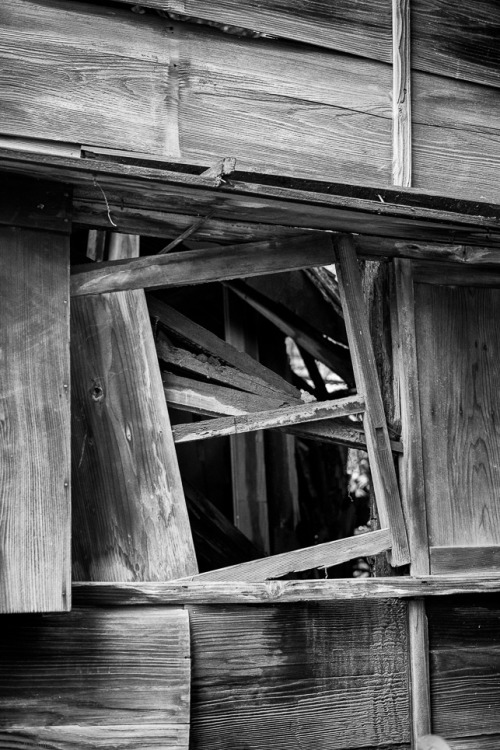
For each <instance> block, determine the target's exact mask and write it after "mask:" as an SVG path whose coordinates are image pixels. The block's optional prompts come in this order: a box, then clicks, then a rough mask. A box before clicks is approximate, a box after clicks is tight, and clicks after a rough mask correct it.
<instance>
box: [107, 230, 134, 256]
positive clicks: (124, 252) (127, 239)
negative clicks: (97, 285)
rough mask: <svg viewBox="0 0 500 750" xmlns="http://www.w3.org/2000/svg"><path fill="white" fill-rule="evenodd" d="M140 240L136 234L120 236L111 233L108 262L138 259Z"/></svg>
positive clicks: (117, 233) (116, 233)
mask: <svg viewBox="0 0 500 750" xmlns="http://www.w3.org/2000/svg"><path fill="white" fill-rule="evenodd" d="M140 242H141V238H140V237H139V236H138V235H137V234H120V233H119V232H111V236H110V240H109V253H108V260H124V259H125V258H138V257H139V252H140Z"/></svg>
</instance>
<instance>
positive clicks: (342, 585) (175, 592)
mask: <svg viewBox="0 0 500 750" xmlns="http://www.w3.org/2000/svg"><path fill="white" fill-rule="evenodd" d="M491 592H493V593H495V594H497V593H498V592H500V576H499V575H481V576H475V577H474V578H471V576H469V575H452V576H426V577H421V578H413V577H410V576H400V577H397V576H394V577H390V578H357V579H352V578H349V579H345V580H341V579H337V580H329V581H267V582H264V583H230V582H209V581H205V582H203V581H182V582H172V583H170V582H168V583H161V584H160V583H143V584H131V583H127V584H125V583H122V584H108V583H75V584H73V596H74V598H75V603H78V604H86V605H102V604H113V605H120V606H122V605H139V604H142V605H144V604H165V605H166V604H189V603H199V604H203V603H205V604H231V603H234V604H238V603H239V604H245V603H247V604H257V603H259V602H260V603H268V604H274V603H283V604H287V603H290V602H300V601H304V602H306V601H307V602H318V601H331V600H334V599H391V598H395V599H400V598H402V599H408V598H412V597H422V596H446V595H452V594H468V593H473V594H487V593H491Z"/></svg>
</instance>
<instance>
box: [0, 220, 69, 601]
mask: <svg viewBox="0 0 500 750" xmlns="http://www.w3.org/2000/svg"><path fill="white" fill-rule="evenodd" d="M66 227H67V225H66V226H65V228H66ZM59 229H60V230H61V229H62V226H61V219H59ZM69 256H70V249H69V238H68V237H67V236H65V235H64V234H62V233H55V232H52V231H50V232H49V231H47V232H43V231H38V230H30V229H18V228H16V227H0V318H1V321H2V325H1V329H0V351H1V353H2V354H1V357H0V381H1V383H2V407H1V424H2V440H1V444H0V487H1V492H0V517H1V519H2V524H1V526H2V528H1V535H0V550H1V559H2V564H1V565H0V612H3V613H5V612H51V611H66V610H69V609H70V608H71V590H70V586H71V558H70V543H71V495H70V483H71V459H70V403H69V396H70V373H69V367H70V362H69V304H68V303H69Z"/></svg>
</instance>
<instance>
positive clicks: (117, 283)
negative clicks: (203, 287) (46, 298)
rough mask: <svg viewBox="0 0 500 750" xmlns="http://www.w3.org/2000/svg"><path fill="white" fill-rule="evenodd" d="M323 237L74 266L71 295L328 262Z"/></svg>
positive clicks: (328, 248)
mask: <svg viewBox="0 0 500 750" xmlns="http://www.w3.org/2000/svg"><path fill="white" fill-rule="evenodd" d="M332 260H333V252H332V247H331V242H330V240H329V239H328V238H327V237H324V238H322V239H321V240H318V239H315V240H314V241H313V242H312V241H311V239H310V237H309V236H308V235H305V236H303V237H297V238H295V239H290V240H286V241H283V240H276V241H268V242H249V243H247V244H244V245H232V246H229V247H215V248H209V249H207V250H190V251H189V252H181V253H172V254H170V255H160V256H158V255H155V256H148V257H143V258H134V259H132V260H124V261H111V262H108V263H100V264H99V267H98V268H94V267H93V266H91V267H90V268H89V266H90V265H91V264H86V265H84V266H74V267H73V269H72V277H71V294H72V296H74V297H81V296H86V295H90V294H102V293H103V292H118V291H123V290H127V289H143V288H148V289H162V288H168V287H175V286H185V285H191V284H204V283H208V282H210V281H224V280H226V279H235V278H237V277H239V276H259V275H261V274H267V273H273V272H277V271H290V270H292V269H295V268H306V267H307V266H321V265H327V264H328V263H331V262H332Z"/></svg>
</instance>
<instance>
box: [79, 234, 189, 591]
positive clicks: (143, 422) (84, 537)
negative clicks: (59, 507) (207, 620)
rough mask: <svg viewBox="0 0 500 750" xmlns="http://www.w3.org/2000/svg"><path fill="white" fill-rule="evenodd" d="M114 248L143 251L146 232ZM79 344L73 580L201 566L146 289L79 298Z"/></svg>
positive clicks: (153, 575) (163, 576)
mask: <svg viewBox="0 0 500 750" xmlns="http://www.w3.org/2000/svg"><path fill="white" fill-rule="evenodd" d="M112 251H113V254H115V255H120V254H121V253H122V252H123V254H125V255H127V256H130V255H137V253H138V252H139V238H138V237H137V238H135V237H124V238H123V239H122V238H121V237H120V236H119V235H115V236H114V238H113V243H112ZM71 343H72V368H73V381H72V382H73V384H74V386H73V430H72V454H73V456H72V458H73V481H74V492H73V495H74V527H75V529H76V533H75V534H74V539H73V542H74V543H73V571H74V572H73V577H74V579H76V580H82V579H83V580H114V581H116V580H125V581H130V580H168V578H173V577H178V576H179V575H186V574H188V573H191V572H193V571H196V570H197V565H196V558H195V552H194V547H193V541H192V537H191V529H190V526H189V520H188V516H187V510H186V506H185V501H184V495H183V491H182V485H181V480H180V475H179V468H178V465H177V458H176V453H175V447H174V444H173V440H172V435H171V430H170V421H169V417H168V412H167V408H166V404H165V399H164V396H163V389H162V383H161V378H160V371H159V368H158V360H157V357H156V351H155V345H154V340H153V333H152V330H151V324H150V318H149V314H148V309H147V306H146V300H145V296H144V292H143V291H140V290H139V291H132V292H119V293H116V294H109V295H99V296H96V297H89V298H88V299H87V298H82V299H79V300H75V302H74V304H73V305H72V341H71ZM139 386H140V387H139Z"/></svg>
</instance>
